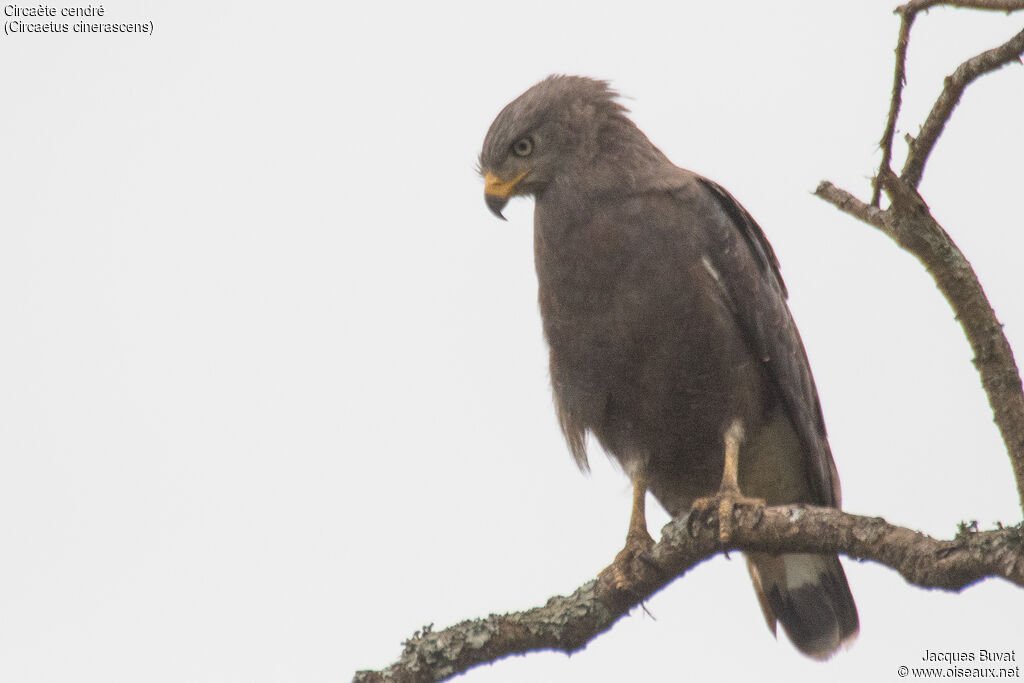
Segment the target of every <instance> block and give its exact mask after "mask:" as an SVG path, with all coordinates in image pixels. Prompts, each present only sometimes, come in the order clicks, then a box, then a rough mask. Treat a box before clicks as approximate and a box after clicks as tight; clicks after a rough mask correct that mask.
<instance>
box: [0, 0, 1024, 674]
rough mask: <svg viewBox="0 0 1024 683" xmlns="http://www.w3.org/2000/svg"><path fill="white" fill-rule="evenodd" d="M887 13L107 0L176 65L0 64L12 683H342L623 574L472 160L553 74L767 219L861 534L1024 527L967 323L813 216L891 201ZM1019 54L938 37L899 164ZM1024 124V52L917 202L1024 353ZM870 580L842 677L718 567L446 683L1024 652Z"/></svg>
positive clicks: (3, 622)
mask: <svg viewBox="0 0 1024 683" xmlns="http://www.w3.org/2000/svg"><path fill="white" fill-rule="evenodd" d="M57 6H58V7H59V6H61V5H57ZM894 6H895V2H882V1H880V0H872V1H870V2H848V3H837V2H782V1H779V2H770V3H768V2H730V3H707V2H700V3H698V2H680V3H674V4H672V5H669V4H668V3H648V2H630V3H611V2H586V3H583V2H580V3H573V4H564V5H558V6H557V7H555V6H553V5H552V3H550V2H531V1H529V0H526V1H524V2H518V3H474V4H471V3H468V2H466V3H463V4H443V5H434V4H430V5H429V6H428V3H416V4H413V3H376V4H373V5H372V6H371V3H361V4H360V5H359V6H358V7H346V8H342V7H339V6H338V5H337V4H336V3H322V4H315V3H310V2H305V3H302V2H297V3H282V2H276V3H268V2H195V1H191V2H173V3H171V2H166V3H158V2H135V3H127V2H123V3H109V4H105V5H104V8H105V10H106V17H105V18H104V20H107V21H110V20H115V21H135V20H139V21H147V20H152V21H153V22H154V24H155V34H154V36H152V37H146V36H129V35H91V36H79V37H76V36H71V35H61V36H54V35H18V36H13V37H0V66H2V78H0V88H2V93H0V325H2V327H0V416H2V417H0V680H2V681H11V682H22V681H24V682H58V681H59V682H64V681H75V682H78V681H97V682H99V681H102V682H103V683H116V682H126V683H127V682H132V683H136V682H139V681H145V682H150V681H152V682H161V681H174V682H180V681H189V682H191V681H246V682H261V681H282V682H283V681H289V682H291V681H296V682H312V681H344V680H348V679H349V678H350V677H351V675H352V673H353V671H354V670H356V669H357V668H378V667H382V666H384V665H387V664H388V663H390V662H391V661H393V660H394V659H395V658H396V657H397V656H398V654H399V652H400V649H401V641H402V640H403V639H405V638H406V637H408V636H409V635H411V634H412V632H413V631H415V630H416V629H418V628H420V627H422V626H423V625H424V624H427V623H431V622H432V623H434V624H435V627H436V628H441V627H444V626H447V625H450V624H452V623H454V622H457V621H461V620H462V619H466V618H471V617H480V616H486V615H487V614H488V613H491V612H504V611H514V610H521V609H526V608H529V607H532V606H536V605H539V604H543V602H544V601H545V600H546V599H547V598H548V597H549V596H551V595H555V594H565V593H568V592H571V591H572V590H574V589H575V588H576V587H577V586H579V585H580V584H582V583H584V582H585V581H587V580H589V579H591V578H592V577H593V576H594V575H595V574H596V573H597V572H598V571H599V570H600V569H601V568H602V567H604V566H605V565H606V564H607V563H608V562H609V561H610V560H611V558H612V557H613V556H614V555H615V553H616V552H617V550H618V549H619V548H620V546H621V544H622V540H623V538H624V534H625V530H626V523H627V519H628V511H629V503H630V491H629V485H628V483H627V481H626V479H625V477H624V476H622V475H621V473H619V472H618V471H616V470H615V468H613V467H612V466H611V465H610V464H608V463H607V461H606V459H605V458H604V456H603V455H602V454H601V453H600V451H599V449H597V448H596V447H595V448H594V449H593V452H592V456H591V461H592V464H593V466H594V472H593V474H592V475H591V476H589V477H584V476H581V475H580V474H579V473H578V472H577V471H576V469H575V466H574V465H573V463H572V460H571V458H570V456H569V454H568V452H567V450H566V448H565V446H564V444H563V442H562V440H561V436H560V434H559V432H558V428H557V425H556V422H555V419H554V415H553V411H552V409H551V398H550V391H549V386H548V378H547V369H546V350H545V347H544V343H543V339H542V336H541V329H540V322H539V316H538V312H537V306H536V280H535V276H534V273H533V263H532V244H531V240H532V225H531V219H532V205H531V203H530V202H529V201H527V200H517V201H515V202H513V203H512V204H511V205H510V207H509V209H508V210H507V212H506V215H507V216H508V218H509V222H508V223H502V222H500V221H497V220H495V219H494V218H493V217H492V216H491V215H490V214H489V213H488V212H487V210H486V208H485V206H484V203H483V196H482V182H481V181H480V179H479V177H478V176H477V175H476V173H475V162H476V156H477V154H478V151H479V148H480V144H481V142H482V140H483V137H484V134H485V132H486V131H487V127H488V125H489V124H490V122H491V120H492V119H493V117H494V116H495V115H496V114H497V112H498V111H499V110H500V109H501V107H502V106H503V105H504V104H505V103H506V102H507V101H509V100H510V99H512V98H513V97H515V96H516V95H518V94H519V93H520V92H522V91H523V90H524V89H525V88H527V87H528V86H530V85H531V84H533V83H534V82H536V81H537V80H540V79H541V78H543V77H544V76H546V75H547V74H549V73H552V72H564V73H580V74H585V75H590V76H595V77H600V78H606V79H610V80H611V81H612V83H613V84H614V85H615V87H617V88H618V89H619V90H620V91H621V92H623V93H624V94H626V95H628V96H629V99H627V100H626V104H627V106H629V107H630V109H631V110H632V111H633V116H634V118H635V120H636V121H637V122H638V124H639V125H640V127H641V128H642V129H643V130H644V131H646V132H647V134H648V135H649V136H650V137H651V139H652V140H653V141H654V142H655V144H657V145H658V146H659V147H660V148H661V149H662V150H663V151H665V153H666V154H668V156H669V157H670V158H671V159H673V160H674V161H675V162H676V163H678V164H680V165H682V166H685V167H687V168H691V169H693V170H696V171H698V172H701V173H704V174H706V175H708V176H710V177H711V178H713V179H715V180H717V181H719V182H721V183H722V184H723V185H725V186H726V187H727V188H728V189H729V190H730V191H732V192H733V193H734V194H735V195H736V196H737V197H738V198H739V199H740V201H741V202H742V203H743V204H744V205H745V206H746V207H747V208H748V209H749V210H750V212H751V213H752V214H753V215H754V216H755V217H756V218H757V220H758V221H759V222H760V223H761V225H762V226H763V227H764V229H765V230H766V232H767V234H768V236H769V238H770V239H771V240H772V243H773V244H774V246H775V249H776V251H777V252H778V254H779V258H780V260H781V262H782V267H783V274H784V276H785V278H786V281H787V283H788V285H789V289H790V291H791V305H792V309H793V313H794V316H795V318H796V320H797V322H798V324H799V326H800V330H801V332H802V334H803V338H804V341H805V343H806V346H807V349H808V353H809V355H810V358H811V364H812V367H813V369H814V371H815V376H816V378H817V383H818V387H819V390H820V393H821V397H822V401H823V404H824V408H825V415H826V420H827V423H828V426H829V430H830V435H831V443H832V448H833V451H834V453H835V458H836V461H837V464H838V468H839V471H840V473H841V475H842V480H843V488H844V493H845V501H844V502H845V506H846V508H847V509H848V510H850V511H852V512H856V513H861V514H870V515H879V516H883V517H885V518H886V519H888V520H889V521H891V522H894V523H897V524H903V525H907V526H910V527H912V528H916V529H921V530H923V531H925V532H927V533H930V534H933V535H936V536H938V537H942V538H949V537H952V536H953V534H954V533H955V531H956V525H957V523H958V522H959V521H960V520H972V519H976V520H978V522H979V523H980V524H981V526H982V528H989V527H991V526H992V525H993V523H994V522H995V521H996V520H1000V521H1002V522H1004V523H1010V524H1012V523H1016V522H1017V521H1018V520H1019V519H1020V508H1019V507H1018V504H1017V496H1016V493H1015V488H1014V484H1013V478H1012V474H1011V470H1010V466H1009V462H1008V459H1007V457H1006V455H1005V451H1004V448H1003V446H1002V444H1001V441H1000V439H999V436H998V433H997V431H996V429H995V427H994V425H993V424H992V421H991V414H990V412H989V409H988V405H987V401H986V399H985V396H984V394H983V392H982V390H981V387H980V383H979V381H978V378H977V375H976V373H975V371H974V369H973V367H972V366H971V363H970V358H971V352H970V349H969V348H968V346H967V343H966V342H965V340H964V338H963V335H962V333H961V331H960V329H959V327H958V325H957V324H956V322H955V321H954V319H953V315H952V313H951V311H950V309H949V308H948V306H947V304H946V303H945V301H944V300H943V299H942V297H941V296H940V294H939V293H938V291H937V290H936V289H935V287H934V285H933V283H932V281H931V279H930V277H929V276H928V275H927V274H926V273H925V272H924V270H923V268H922V267H921V266H920V265H919V264H918V263H917V262H916V261H915V260H914V259H913V258H912V257H911V256H909V255H907V254H905V253H903V252H901V251H900V250H899V249H898V248H897V247H895V246H894V244H892V243H891V242H890V241H889V240H888V239H887V238H885V237H884V236H882V235H881V234H880V233H877V232H876V231H875V230H874V229H873V228H870V227H868V226H865V225H863V224H860V223H857V222H856V221H854V220H853V219H851V218H849V217H847V216H844V215H842V214H840V213H839V212H838V211H836V210H835V209H833V208H832V207H831V206H829V205H827V204H825V203H824V202H823V201H821V200H819V199H817V198H815V197H814V196H812V195H811V192H812V190H813V189H814V188H815V187H816V185H817V183H818V182H819V181H820V180H821V179H824V178H828V179H831V180H833V181H834V182H836V183H837V184H839V185H840V186H842V187H845V188H847V189H850V190H852V191H855V192H856V193H857V194H859V196H861V197H862V198H863V197H866V196H867V194H868V178H869V177H870V175H871V174H872V173H873V171H874V168H875V165H876V164H877V160H878V152H877V140H878V139H879V137H880V135H881V132H882V128H883V125H884V117H885V114H886V111H887V107H888V100H889V92H890V87H891V81H892V61H893V52H892V51H893V47H894V45H895V39H896V32H897V26H898V19H897V18H896V17H895V16H894V15H893V14H892V11H891V10H892V9H893V7H894ZM1021 24H1022V19H1021V16H1020V15H1018V16H1011V17H1006V16H1005V15H1000V14H996V13H980V12H970V11H964V10H951V9H941V10H934V11H932V12H931V13H930V14H928V15H922V16H921V17H920V18H919V19H918V24H917V27H916V29H915V31H914V34H913V37H912V41H911V49H910V62H909V85H908V90H907V94H906V107H905V114H904V116H903V118H902V119H901V123H900V132H899V133H898V136H899V138H900V139H902V136H903V134H904V133H907V132H910V133H915V132H916V131H917V126H918V125H919V123H920V122H921V121H922V120H923V117H924V115H925V114H926V113H927V110H928V108H929V107H930V106H931V103H932V101H933V100H934V98H935V96H936V95H937V94H938V92H939V88H940V87H941V83H942V78H943V77H944V76H945V75H946V74H948V73H950V72H951V71H952V70H953V68H955V66H956V65H957V64H958V63H959V62H960V61H962V60H963V59H965V58H967V57H969V56H971V55H973V54H975V53H977V52H980V51H981V50H983V49H987V48H989V47H992V46H995V45H997V44H999V43H1002V42H1003V41H1004V40H1006V39H1007V38H1008V37H1010V36H1011V35H1012V34H1013V33H1015V32H1017V31H1019V30H1020V28H1021ZM1021 121H1024V68H1022V67H1021V66H1020V65H1016V64H1015V65H1012V66H1010V67H1007V68H1005V69H1003V70H1001V71H1000V72H998V73H996V74H993V75H990V76H987V77H985V78H984V79H983V80H982V81H980V82H979V83H977V84H975V85H973V86H971V87H970V89H969V90H968V91H967V93H966V96H965V98H964V100H963V102H962V104H961V106H960V107H959V109H958V110H957V111H956V113H955V115H954V117H953V120H952V122H951V123H950V125H949V127H948V129H947V131H946V133H945V135H944V136H943V138H942V140H941V141H940V143H939V145H938V148H937V150H936V152H935V154H934V155H933V157H932V159H931V161H930V163H929V166H928V168H927V171H926V174H925V180H924V183H923V184H922V192H923V194H924V196H925V198H926V200H927V201H928V202H929V204H930V206H931V207H932V210H933V212H934V214H935V216H936V217H937V218H938V219H939V220H940V222H941V223H942V224H943V225H944V226H945V227H946V229H947V230H948V231H949V232H950V233H951V234H952V235H953V237H954V238H955V239H956V240H957V242H958V243H959V244H960V246H961V248H962V249H963V250H964V252H965V253H966V254H967V256H968V258H969V259H970V260H971V261H972V263H973V264H974V266H975V268H976V270H977V271H978V273H979V274H980V277H981V280H982V283H983V284H984V286H985V288H986V291H987V292H988V295H989V297H990V299H991V301H992V303H993V305H994V306H995V308H996V310H997V312H998V314H999V316H1000V318H1001V320H1002V321H1003V322H1004V323H1005V325H1006V333H1007V334H1008V336H1009V338H1010V341H1011V343H1014V344H1015V345H1016V347H1017V348H1018V349H1021V348H1024V301H1022V300H1021V296H1020V294H1021V281H1022V275H1021V271H1020V253H1021V250H1022V249H1024V218H1022V215H1021V211H1020V201H1021V200H1020V194H1021V191H1022V189H1024V184H1022V170H1021V159H1022V158H1024V134H1022V133H1021ZM898 149H899V150H902V149H903V145H902V143H900V144H899V145H898ZM901 164H902V152H900V154H899V155H898V159H897V168H899V166H900V165H901ZM650 507H651V508H652V509H653V508H654V507H655V504H654V503H651V504H650ZM665 521H666V520H665V517H664V515H663V514H660V513H659V514H658V515H652V519H651V528H652V531H653V533H654V534H655V536H657V535H658V529H659V528H660V526H661V524H663V523H664V522H665ZM844 562H845V566H846V569H847V573H848V575H849V579H850V584H851V586H852V588H853V592H854V594H855V596H856V599H857V604H858V606H859V608H860V615H861V635H860V638H859V640H858V641H857V642H856V643H855V644H854V645H853V647H852V648H851V649H850V650H848V651H846V652H843V653H840V654H839V655H838V656H836V657H835V658H834V659H833V660H831V661H830V662H829V663H827V664H820V663H816V662H812V661H810V660H807V659H805V658H803V657H801V656H800V655H799V654H797V653H796V651H795V650H794V649H793V648H792V647H791V646H790V645H789V643H788V642H787V641H786V639H785V637H784V636H781V635H780V638H779V642H775V641H774V640H773V639H772V638H771V636H770V635H769V634H768V633H767V632H766V630H765V627H764V623H763V620H762V618H761V615H760V613H759V610H758V607H757V602H756V600H755V598H754V594H753V591H752V589H751V588H750V585H749V582H748V579H747V576H746V569H745V567H744V564H743V562H742V561H741V560H740V559H739V557H738V556H734V558H733V559H732V560H731V561H730V560H726V559H724V558H721V557H718V558H716V559H714V560H713V561H710V562H707V563H705V564H703V565H701V566H700V567H698V568H697V569H696V570H694V571H692V572H690V573H689V574H688V575H686V576H685V577H683V578H682V579H680V580H677V581H676V582H674V583H673V584H671V585H670V586H669V587H668V588H667V589H666V590H664V591H663V592H662V593H660V594H659V595H657V596H656V597H655V598H653V599H652V600H650V601H649V602H648V603H647V609H648V610H649V611H650V612H651V614H653V615H654V617H655V619H652V618H650V617H648V616H647V615H645V614H644V613H643V612H642V611H640V610H634V612H633V613H632V614H631V615H630V616H629V617H628V618H625V619H624V620H622V621H621V622H620V623H619V624H617V625H616V626H615V627H614V628H613V629H612V631H611V632H609V633H607V634H605V635H603V636H600V637H599V638H597V639H596V640H595V641H593V642H592V643H591V644H590V645H589V646H588V647H587V649H586V650H585V651H584V652H582V653H579V654H577V655H574V656H572V657H566V656H565V655H562V654H556V653H533V654H530V655H528V656H526V657H516V658H513V659H510V660H506V661H502V662H499V663H497V664H495V665H493V666H487V667H483V668H480V669H476V670H474V671H472V672H470V673H469V674H468V675H467V676H466V677H465V678H464V679H462V680H466V681H473V682H474V683H476V682H481V681H523V680H531V681H565V680H590V681H618V680H625V679H627V678H628V679H634V678H636V679H641V680H664V681H676V680H678V681H684V680H706V679H707V678H709V677H712V676H715V677H719V673H720V672H721V671H722V669H723V667H724V668H725V669H727V670H728V672H729V677H735V678H737V679H738V678H740V677H741V676H743V677H753V678H756V679H758V680H786V681H803V680H806V681H817V680H822V679H829V680H836V681H865V680H880V681H885V680H894V681H895V680H899V678H898V677H897V675H896V669H897V667H898V666H899V665H901V664H907V665H914V664H915V663H918V662H919V658H920V657H921V654H922V653H923V651H924V650H925V649H926V648H927V649H930V650H933V651H973V652H976V651H977V650H978V649H980V648H985V649H989V650H1002V649H1015V650H1016V653H1017V656H1018V658H1021V657H1024V638H1022V636H1021V634H1022V630H1021V627H1020V615H1021V613H1022V610H1024V593H1022V592H1021V591H1020V589H1017V588H1013V587H1011V586H1010V585H1009V584H1007V583H1005V582H1001V581H995V580H989V581H985V582H983V583H982V584H981V585H978V586H974V587H972V588H969V589H968V590H966V591H965V592H964V593H963V594H962V595H954V594H947V593H941V592H936V591H925V590H921V589H919V588H914V587H911V586H909V585H907V584H906V583H905V582H904V581H903V580H902V579H901V578H900V577H899V575H897V574H896V573H894V572H893V571H892V570H889V569H887V568H883V567H880V566H877V565H873V564H870V563H858V562H854V561H849V560H846V561H844Z"/></svg>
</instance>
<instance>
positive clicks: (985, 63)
mask: <svg viewBox="0 0 1024 683" xmlns="http://www.w3.org/2000/svg"><path fill="white" fill-rule="evenodd" d="M1021 54H1024V30H1022V31H1021V32H1020V33H1018V34H1017V35H1015V36H1014V37H1013V38H1010V39H1009V40H1008V41H1006V42H1005V43H1003V44H1002V45H1000V46H999V47H994V48H992V49H991V50H987V51H985V52H982V53H981V54H980V55H977V56H975V57H971V58H970V59H968V60H967V61H966V62H964V63H963V64H961V65H960V66H958V67H957V69H956V71H954V72H953V74H952V75H950V76H947V77H946V83H945V86H944V87H943V88H942V93H941V94H940V95H939V98H938V99H937V100H935V104H934V105H933V106H932V110H931V112H929V114H928V118H927V119H926V120H925V122H924V125H923V126H921V132H920V133H919V134H918V136H917V138H916V139H915V140H913V141H912V142H911V143H910V151H909V153H908V155H907V161H906V163H905V164H904V165H903V172H902V173H900V177H901V178H902V179H903V180H904V181H906V182H907V183H909V184H910V186H911V187H914V188H916V187H917V186H918V185H919V184H920V182H921V175H922V174H923V173H924V165H925V162H926V161H927V160H928V155H929V154H931V152H932V148H933V147H935V142H936V141H937V140H938V139H939V136H940V135H941V134H942V131H943V129H944V128H945V127H946V122H947V121H949V117H950V116H952V114H953V109H955V108H956V105H957V104H958V103H959V102H960V96H961V95H962V94H963V92H964V88H966V87H967V86H968V85H970V84H971V83H972V82H973V81H974V80H975V79H977V78H978V77H979V76H982V75H983V74H986V73H988V72H990V71H995V70H996V69H999V68H1000V67H1003V66H1005V65H1006V64H1008V63H1010V62H1012V61H1014V60H1019V59H1020V56H1021Z"/></svg>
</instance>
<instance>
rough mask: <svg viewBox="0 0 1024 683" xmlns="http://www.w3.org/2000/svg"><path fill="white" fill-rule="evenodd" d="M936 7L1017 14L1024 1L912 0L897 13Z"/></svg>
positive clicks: (1022, 7) (898, 9)
mask: <svg viewBox="0 0 1024 683" xmlns="http://www.w3.org/2000/svg"><path fill="white" fill-rule="evenodd" d="M936 5H946V6H947V7H960V8H965V9H984V10H994V11H997V12H1006V13H1007V14H1009V13H1010V12H1016V11H1017V10H1021V9H1024V0H910V2H908V3H907V4H905V5H901V6H900V7H897V8H896V11H897V12H900V13H904V12H920V11H921V10H927V9H931V8H932V7H935V6H936Z"/></svg>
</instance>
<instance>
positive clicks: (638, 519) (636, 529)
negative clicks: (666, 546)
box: [626, 477, 654, 546]
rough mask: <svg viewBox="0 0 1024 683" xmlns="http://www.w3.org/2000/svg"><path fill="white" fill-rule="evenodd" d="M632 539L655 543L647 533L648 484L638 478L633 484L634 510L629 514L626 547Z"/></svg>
mask: <svg viewBox="0 0 1024 683" xmlns="http://www.w3.org/2000/svg"><path fill="white" fill-rule="evenodd" d="M631 539H639V540H642V541H645V542H649V543H648V545H650V543H653V542H654V539H652V538H651V534H650V533H649V532H648V531H647V482H645V481H644V479H643V478H642V477H638V478H637V479H636V480H635V481H634V482H633V510H632V511H631V512H630V514H629V531H627V532H626V545H627V546H629V544H630V540H631Z"/></svg>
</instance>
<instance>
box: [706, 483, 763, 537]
mask: <svg viewBox="0 0 1024 683" xmlns="http://www.w3.org/2000/svg"><path fill="white" fill-rule="evenodd" d="M737 505H749V506H751V507H753V508H755V509H761V510H763V509H764V507H765V505H766V503H765V500H764V498H750V497H748V496H744V495H743V494H742V493H740V490H739V489H738V488H736V489H733V488H724V487H723V488H721V489H719V491H718V493H716V494H715V495H713V496H708V497H706V498H698V499H697V500H695V501H693V505H692V506H691V508H690V514H691V515H692V514H694V513H697V514H699V515H705V514H707V512H708V510H712V509H715V510H717V511H718V542H719V543H721V544H722V545H726V544H727V543H728V542H729V539H730V538H731V537H732V511H733V509H734V508H735V507H736V506H737Z"/></svg>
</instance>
